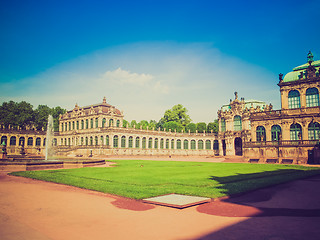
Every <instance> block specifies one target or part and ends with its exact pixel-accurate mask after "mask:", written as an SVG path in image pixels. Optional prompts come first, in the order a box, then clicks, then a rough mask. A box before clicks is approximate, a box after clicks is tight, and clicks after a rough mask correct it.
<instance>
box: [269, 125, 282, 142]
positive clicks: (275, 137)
mask: <svg viewBox="0 0 320 240" xmlns="http://www.w3.org/2000/svg"><path fill="white" fill-rule="evenodd" d="M280 139H281V127H280V126H279V125H273V126H272V127H271V141H280Z"/></svg>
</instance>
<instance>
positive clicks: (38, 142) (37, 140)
mask: <svg viewBox="0 0 320 240" xmlns="http://www.w3.org/2000/svg"><path fill="white" fill-rule="evenodd" d="M36 146H41V138H39V137H38V138H36Z"/></svg>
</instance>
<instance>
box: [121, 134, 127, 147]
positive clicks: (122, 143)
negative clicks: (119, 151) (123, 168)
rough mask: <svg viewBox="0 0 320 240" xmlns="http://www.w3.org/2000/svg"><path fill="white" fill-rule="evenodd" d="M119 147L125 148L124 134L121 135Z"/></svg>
mask: <svg viewBox="0 0 320 240" xmlns="http://www.w3.org/2000/svg"><path fill="white" fill-rule="evenodd" d="M121 147H122V148H125V147H126V136H122V137H121Z"/></svg>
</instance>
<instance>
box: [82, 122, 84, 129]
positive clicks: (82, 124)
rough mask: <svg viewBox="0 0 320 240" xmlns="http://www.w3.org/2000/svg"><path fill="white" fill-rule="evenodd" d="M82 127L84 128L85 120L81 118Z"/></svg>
mask: <svg viewBox="0 0 320 240" xmlns="http://www.w3.org/2000/svg"><path fill="white" fill-rule="evenodd" d="M81 129H84V120H81Z"/></svg>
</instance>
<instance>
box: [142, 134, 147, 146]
mask: <svg viewBox="0 0 320 240" xmlns="http://www.w3.org/2000/svg"><path fill="white" fill-rule="evenodd" d="M146 141H147V139H146V138H145V137H144V138H142V148H146Z"/></svg>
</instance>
